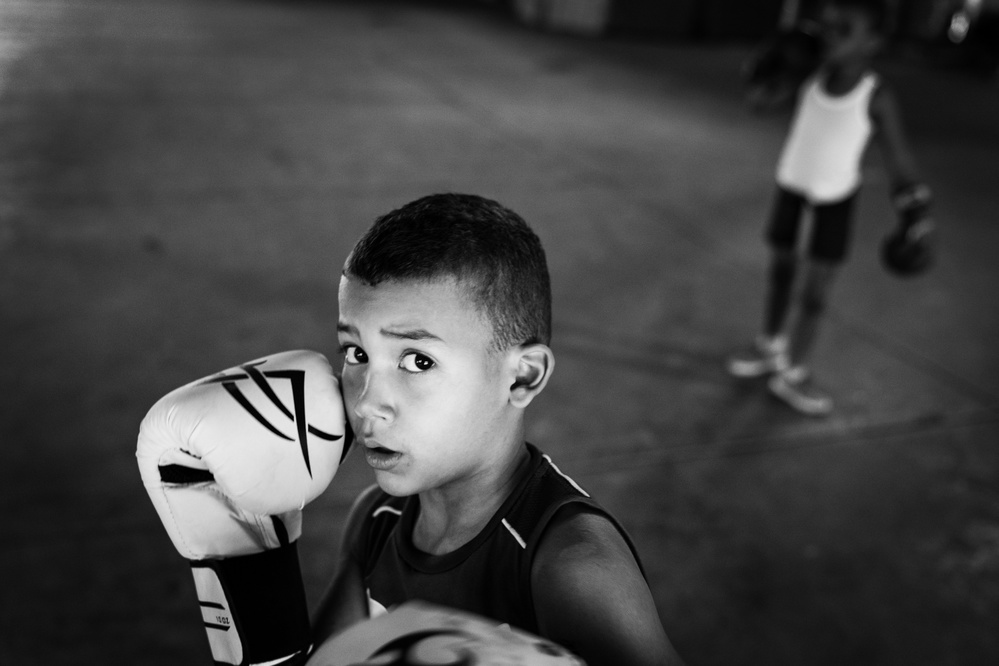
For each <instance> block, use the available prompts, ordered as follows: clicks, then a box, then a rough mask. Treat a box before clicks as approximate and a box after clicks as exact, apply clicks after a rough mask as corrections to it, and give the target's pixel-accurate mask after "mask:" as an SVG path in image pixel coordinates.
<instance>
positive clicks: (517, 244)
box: [344, 194, 551, 350]
mask: <svg viewBox="0 0 999 666" xmlns="http://www.w3.org/2000/svg"><path fill="white" fill-rule="evenodd" d="M344 273H345V274H348V275H350V276H353V277H357V278H358V279H360V280H362V281H364V282H365V283H367V284H370V285H377V284H379V283H381V282H383V281H386V280H437V279H441V278H454V279H455V280H457V282H458V284H459V285H461V286H463V287H465V288H466V289H467V292H468V295H469V297H470V298H471V299H472V302H473V303H474V304H475V307H476V308H477V309H478V310H479V312H481V313H482V314H484V315H485V316H486V317H487V318H488V319H489V321H490V323H491V324H492V327H493V346H494V347H495V348H496V349H500V350H502V349H507V348H509V347H511V346H514V345H524V344H533V343H538V342H540V343H542V344H548V343H549V341H550V339H551V284H550V280H549V277H548V263H547V259H546V258H545V251H544V248H542V246H541V240H540V239H539V238H538V236H537V235H536V234H535V233H534V231H532V230H531V228H530V227H529V226H528V225H527V223H526V222H525V221H524V220H523V218H521V217H520V216H519V215H517V214H516V213H515V212H513V211H512V210H509V209H508V208H505V207H503V206H501V205H500V204H499V203H497V202H495V201H492V200H490V199H486V198H483V197H480V196H476V195H472V194H433V195H430V196H426V197H423V198H421V199H417V200H416V201H412V202H410V203H408V204H406V205H405V206H402V207H401V208H398V209H396V210H393V211H392V212H390V213H387V214H385V215H382V216H381V217H379V218H378V219H377V220H375V223H374V224H373V225H371V228H370V229H368V231H367V232H366V233H365V234H364V235H363V236H362V237H361V239H360V240H359V241H358V242H357V245H355V246H354V249H353V251H351V253H350V256H348V257H347V262H346V264H345V266H344Z"/></svg>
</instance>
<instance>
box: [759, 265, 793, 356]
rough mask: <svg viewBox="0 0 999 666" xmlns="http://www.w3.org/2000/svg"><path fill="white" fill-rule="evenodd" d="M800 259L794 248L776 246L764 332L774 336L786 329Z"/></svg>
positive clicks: (771, 268)
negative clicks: (785, 323) (785, 324)
mask: <svg viewBox="0 0 999 666" xmlns="http://www.w3.org/2000/svg"><path fill="white" fill-rule="evenodd" d="M797 264H798V259H797V256H796V255H795V253H794V250H788V249H782V248H774V251H773V254H772V255H771V259H770V273H769V282H768V285H767V300H766V310H765V313H764V319H763V332H764V333H765V334H766V336H767V337H769V338H773V337H774V336H776V335H778V334H779V333H781V331H782V330H783V329H784V322H785V321H786V320H787V313H788V309H789V308H790V305H791V294H792V291H793V289H794V275H795V272H796V269H797Z"/></svg>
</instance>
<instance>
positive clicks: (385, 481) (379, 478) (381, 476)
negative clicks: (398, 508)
mask: <svg viewBox="0 0 999 666" xmlns="http://www.w3.org/2000/svg"><path fill="white" fill-rule="evenodd" d="M375 482H376V483H377V484H378V487H379V488H381V489H382V491H383V492H385V493H387V494H389V495H392V496H393V497H409V496H410V495H416V494H417V493H419V492H420V489H419V488H418V487H415V486H414V485H413V484H412V483H408V482H407V481H406V480H405V479H402V478H400V477H399V475H397V474H391V473H389V472H379V471H377V470H375Z"/></svg>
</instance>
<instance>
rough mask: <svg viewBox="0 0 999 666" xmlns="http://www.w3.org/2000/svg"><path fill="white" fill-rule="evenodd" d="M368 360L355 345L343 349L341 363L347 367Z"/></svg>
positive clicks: (362, 351)
mask: <svg viewBox="0 0 999 666" xmlns="http://www.w3.org/2000/svg"><path fill="white" fill-rule="evenodd" d="M367 360H368V355H367V354H365V353H364V350H363V349H361V348H360V347H358V346H357V345H347V346H345V347H344V348H343V362H344V363H346V364H347V365H357V364H358V363H364V362H366V361H367Z"/></svg>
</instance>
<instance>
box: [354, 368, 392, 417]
mask: <svg viewBox="0 0 999 666" xmlns="http://www.w3.org/2000/svg"><path fill="white" fill-rule="evenodd" d="M360 379H361V381H360V386H359V387H358V389H359V390H358V392H357V400H356V402H355V403H354V406H353V412H354V415H355V416H357V417H358V418H359V419H362V420H364V421H365V422H367V421H369V420H372V419H382V420H385V419H389V418H391V416H392V409H391V407H390V404H389V401H388V393H387V384H386V382H385V380H384V378H381V377H379V376H378V374H377V373H376V372H375V371H373V370H372V369H371V368H370V366H369V367H368V369H367V370H366V371H365V372H364V375H363V376H362V377H361V378H360Z"/></svg>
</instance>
